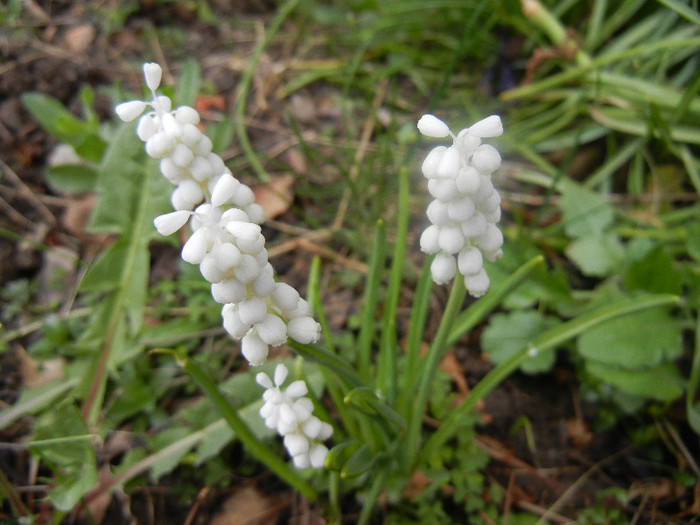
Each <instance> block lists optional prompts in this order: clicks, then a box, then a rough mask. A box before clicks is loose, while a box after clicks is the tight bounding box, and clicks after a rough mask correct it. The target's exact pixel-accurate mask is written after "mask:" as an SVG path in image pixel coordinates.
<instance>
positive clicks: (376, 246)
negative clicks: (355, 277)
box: [357, 220, 386, 380]
mask: <svg viewBox="0 0 700 525" xmlns="http://www.w3.org/2000/svg"><path fill="white" fill-rule="evenodd" d="M385 262H386V225H385V224H384V221H381V220H380V221H377V225H376V229H375V231H374V241H373V242H372V252H371V253H370V259H369V271H368V273H367V278H366V280H365V291H364V294H363V302H362V315H361V325H360V333H359V334H358V336H357V372H358V373H359V374H360V377H362V378H363V379H365V380H368V379H369V377H370V365H371V359H372V340H373V336H374V334H375V332H376V314H377V299H378V297H379V285H380V283H381V278H382V275H383V274H384V265H385Z"/></svg>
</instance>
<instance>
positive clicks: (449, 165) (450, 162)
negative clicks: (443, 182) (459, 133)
mask: <svg viewBox="0 0 700 525" xmlns="http://www.w3.org/2000/svg"><path fill="white" fill-rule="evenodd" d="M458 173H459V150H458V149H457V147H456V146H450V147H449V148H447V150H446V151H445V154H444V155H443V156H442V158H441V159H440V164H438V167H437V176H438V177H442V178H446V179H454V178H456V177H457V174H458Z"/></svg>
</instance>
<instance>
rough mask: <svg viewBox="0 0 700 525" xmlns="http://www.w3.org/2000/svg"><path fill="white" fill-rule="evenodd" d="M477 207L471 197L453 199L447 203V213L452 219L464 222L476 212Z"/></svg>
mask: <svg viewBox="0 0 700 525" xmlns="http://www.w3.org/2000/svg"><path fill="white" fill-rule="evenodd" d="M475 210H476V207H475V206H474V201H472V200H471V198H469V197H464V198H462V199H459V200H454V201H451V202H449V203H448V204H447V215H448V216H449V217H450V219H451V220H453V221H455V222H457V223H462V222H464V221H466V220H468V219H469V217H471V216H472V215H473V214H474V211H475Z"/></svg>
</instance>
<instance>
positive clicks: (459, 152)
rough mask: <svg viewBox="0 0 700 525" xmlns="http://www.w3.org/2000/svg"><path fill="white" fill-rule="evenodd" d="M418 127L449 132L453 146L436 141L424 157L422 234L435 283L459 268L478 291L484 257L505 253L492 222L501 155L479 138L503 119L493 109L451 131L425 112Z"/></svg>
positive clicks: (483, 282)
mask: <svg viewBox="0 0 700 525" xmlns="http://www.w3.org/2000/svg"><path fill="white" fill-rule="evenodd" d="M418 130H419V131H420V132H421V133H422V134H423V135H425V136H428V137H438V138H443V137H448V136H449V137H452V145H451V146H449V147H446V146H437V147H436V148H434V149H433V150H432V151H431V152H430V153H429V154H428V156H427V157H426V159H425V161H424V162H423V166H422V171H423V175H424V176H425V177H426V178H427V179H428V191H429V192H430V194H431V195H432V196H433V197H434V200H433V201H432V202H431V203H430V204H429V205H428V209H427V215H428V219H429V220H430V222H431V223H432V224H431V225H430V226H428V227H427V228H426V229H425V231H424V232H423V234H422V235H421V238H420V246H421V250H422V251H423V252H425V253H428V254H437V255H436V256H435V259H434V260H433V263H432V265H431V267H430V270H431V274H432V277H433V280H434V281H435V282H436V283H437V284H443V283H446V282H448V281H450V280H452V279H453V278H454V276H455V274H456V273H457V271H458V270H459V273H460V274H461V275H463V276H464V284H465V287H466V288H467V290H468V291H469V293H470V294H471V295H473V296H474V297H480V296H482V295H484V294H485V293H486V291H487V290H488V287H489V277H488V275H487V274H486V271H485V270H484V262H483V259H484V258H486V259H487V260H489V261H494V260H495V259H497V258H498V257H500V256H501V255H502V254H503V252H502V251H501V246H502V244H503V234H502V233H501V231H500V230H499V229H498V226H496V223H497V222H498V221H499V220H500V218H501V207H500V204H501V197H500V195H499V194H498V192H497V191H496V189H495V188H494V186H493V183H492V182H491V174H492V173H493V172H494V171H495V170H496V169H498V167H499V166H500V165H501V156H500V155H499V153H498V151H497V150H496V148H494V147H493V146H491V145H489V144H482V143H481V139H482V138H487V137H497V136H499V135H501V134H502V133H503V126H502V125H501V119H500V117H499V116H498V115H492V116H490V117H487V118H485V119H483V120H480V121H479V122H477V123H476V124H474V125H473V126H471V127H468V128H465V129H463V130H462V131H460V132H459V134H457V135H456V136H455V135H454V134H453V133H452V132H451V131H450V129H449V128H448V127H447V125H446V124H445V123H444V122H442V121H441V120H439V119H438V118H437V117H435V116H433V115H423V117H421V119H420V120H419V121H418Z"/></svg>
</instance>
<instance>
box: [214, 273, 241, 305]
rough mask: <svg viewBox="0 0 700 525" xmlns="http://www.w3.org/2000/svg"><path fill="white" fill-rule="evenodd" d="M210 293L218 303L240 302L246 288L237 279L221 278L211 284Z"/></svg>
mask: <svg viewBox="0 0 700 525" xmlns="http://www.w3.org/2000/svg"><path fill="white" fill-rule="evenodd" d="M211 295H212V297H213V298H214V300H215V301H216V302H217V303H219V304H227V303H240V302H241V301H242V300H243V299H245V298H246V297H247V295H248V290H246V287H245V285H244V284H243V283H241V282H240V281H239V280H238V279H223V280H221V281H219V282H218V283H214V284H212V285H211Z"/></svg>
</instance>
